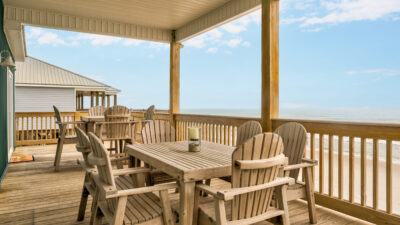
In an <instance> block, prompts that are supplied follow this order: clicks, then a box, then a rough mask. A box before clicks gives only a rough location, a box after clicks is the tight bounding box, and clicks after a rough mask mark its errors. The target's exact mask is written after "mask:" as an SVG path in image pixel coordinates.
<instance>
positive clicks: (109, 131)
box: [96, 105, 137, 155]
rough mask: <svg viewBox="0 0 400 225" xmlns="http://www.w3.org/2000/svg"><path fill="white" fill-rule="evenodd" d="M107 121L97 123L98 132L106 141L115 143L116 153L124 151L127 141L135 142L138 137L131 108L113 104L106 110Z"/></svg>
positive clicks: (105, 117)
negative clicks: (132, 119)
mask: <svg viewBox="0 0 400 225" xmlns="http://www.w3.org/2000/svg"><path fill="white" fill-rule="evenodd" d="M104 119H105V122H98V123H96V134H97V136H98V137H99V138H100V139H101V140H102V141H103V142H104V141H110V142H111V144H112V143H115V148H109V150H110V151H112V150H114V151H115V154H117V155H118V154H121V153H123V146H124V144H125V143H126V142H128V143H134V141H135V139H136V135H135V130H136V128H135V124H136V123H137V122H135V121H131V114H130V110H129V109H128V108H126V107H125V106H119V105H118V106H113V107H110V108H108V109H107V110H106V111H105V112H104Z"/></svg>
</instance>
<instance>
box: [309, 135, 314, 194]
mask: <svg viewBox="0 0 400 225" xmlns="http://www.w3.org/2000/svg"><path fill="white" fill-rule="evenodd" d="M310 157H311V159H312V160H315V134H314V133H310ZM311 171H312V180H313V183H314V184H315V167H314V166H313V167H312V168H311ZM314 189H315V187H314Z"/></svg>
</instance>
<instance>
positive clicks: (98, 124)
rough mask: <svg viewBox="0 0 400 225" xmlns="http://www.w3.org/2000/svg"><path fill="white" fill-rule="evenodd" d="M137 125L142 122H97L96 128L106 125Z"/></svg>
mask: <svg viewBox="0 0 400 225" xmlns="http://www.w3.org/2000/svg"><path fill="white" fill-rule="evenodd" d="M136 123H141V122H140V121H119V122H117V121H115V122H96V123H95V124H96V126H101V125H104V124H136Z"/></svg>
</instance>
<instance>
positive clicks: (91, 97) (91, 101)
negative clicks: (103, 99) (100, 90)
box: [90, 92, 94, 107]
mask: <svg viewBox="0 0 400 225" xmlns="http://www.w3.org/2000/svg"><path fill="white" fill-rule="evenodd" d="M93 106H94V98H93V92H90V107H93Z"/></svg>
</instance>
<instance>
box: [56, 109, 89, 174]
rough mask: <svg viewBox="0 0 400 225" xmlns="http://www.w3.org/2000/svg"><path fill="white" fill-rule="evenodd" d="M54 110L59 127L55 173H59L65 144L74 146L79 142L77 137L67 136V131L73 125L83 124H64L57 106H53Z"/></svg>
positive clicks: (71, 122)
mask: <svg viewBox="0 0 400 225" xmlns="http://www.w3.org/2000/svg"><path fill="white" fill-rule="evenodd" d="M53 108H54V117H55V118H56V124H57V125H58V128H59V133H58V140H57V149H56V155H55V158H54V167H55V171H59V170H60V161H61V154H62V150H63V147H64V143H65V144H72V143H76V141H77V138H76V135H67V130H68V128H69V126H71V125H73V126H75V125H77V124H81V123H82V122H78V121H76V122H74V121H70V122H63V121H62V119H61V114H60V111H59V110H58V108H57V107H56V106H55V105H53Z"/></svg>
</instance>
